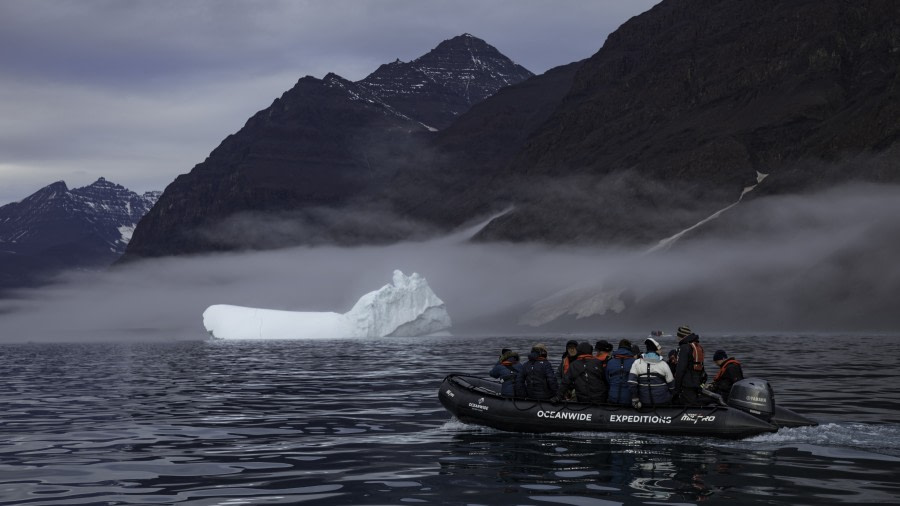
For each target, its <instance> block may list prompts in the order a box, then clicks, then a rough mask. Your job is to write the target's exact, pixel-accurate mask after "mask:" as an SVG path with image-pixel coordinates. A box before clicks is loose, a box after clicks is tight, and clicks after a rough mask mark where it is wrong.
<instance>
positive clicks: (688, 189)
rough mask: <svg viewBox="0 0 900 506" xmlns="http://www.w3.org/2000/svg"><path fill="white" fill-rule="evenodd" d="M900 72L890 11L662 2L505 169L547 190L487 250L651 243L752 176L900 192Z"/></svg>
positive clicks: (831, 4) (804, 1) (503, 225)
mask: <svg viewBox="0 0 900 506" xmlns="http://www.w3.org/2000/svg"><path fill="white" fill-rule="evenodd" d="M898 68H900V3H897V2H892V1H889V0H864V1H861V2H848V1H844V0H828V1H824V2H823V1H812V0H792V1H782V0H765V1H761V2H743V1H740V0H668V1H664V2H661V3H660V4H658V5H657V6H655V7H654V8H653V9H651V10H650V11H648V12H646V13H644V14H642V15H640V16H637V17H635V18H633V19H632V20H630V21H629V22H627V23H625V24H624V25H623V26H622V27H621V28H619V29H618V30H617V31H616V32H614V33H612V34H611V35H610V36H609V38H608V39H607V41H606V43H605V44H604V46H603V48H602V49H601V50H600V51H599V52H597V53H596V54H595V55H594V56H593V57H591V58H590V59H589V60H587V61H586V62H585V64H584V65H583V66H582V67H581V68H580V69H579V72H578V74H577V75H576V76H575V79H574V83H573V86H572V89H571V91H570V92H569V93H568V94H567V96H566V97H565V99H564V100H563V101H562V103H561V106H560V107H559V108H558V109H557V110H556V111H555V112H554V114H553V116H552V117H551V118H550V119H549V120H548V121H547V123H546V124H545V125H543V126H542V127H541V128H540V129H539V130H538V131H536V132H535V133H534V135H533V136H532V137H531V138H530V139H529V142H528V145H527V147H526V148H525V149H523V150H522V151H521V152H519V153H518V154H517V156H516V157H515V158H514V159H513V161H512V162H511V163H510V164H509V165H508V166H507V168H508V172H509V174H507V176H508V177H514V178H518V179H523V178H524V179H527V180H529V181H533V182H537V181H544V182H545V183H546V184H545V186H549V187H546V188H545V189H543V190H541V191H540V192H539V193H536V194H535V193H533V192H532V193H524V194H523V193H520V194H518V195H516V196H515V198H516V200H517V202H518V203H519V204H520V205H519V206H518V207H517V209H516V210H515V211H514V212H512V213H510V214H508V215H506V216H504V217H503V218H502V219H499V220H496V221H495V222H493V223H492V224H491V226H490V227H489V228H488V229H487V230H485V231H484V232H483V234H482V237H483V238H484V239H493V240H496V239H504V240H542V241H548V242H572V241H580V240H584V239H586V240H590V241H598V240H599V241H603V240H611V241H616V242H652V241H653V240H654V239H656V238H660V237H664V236H667V235H669V234H670V233H672V232H675V231H678V230H681V229H683V228H684V227H685V226H687V225H689V224H691V223H694V222H696V221H697V219H698V218H699V217H701V216H706V215H708V214H709V213H711V212H712V211H714V210H716V209H720V208H722V207H723V206H724V205H727V204H728V203H731V202H734V201H735V200H736V199H737V197H738V196H739V195H740V192H741V189H742V188H743V187H746V186H750V185H752V184H755V182H756V181H755V179H756V172H757V171H759V172H761V173H766V174H769V175H770V176H769V177H768V178H767V179H766V181H765V182H764V184H762V185H760V188H759V189H758V192H759V193H761V194H765V193H772V192H784V191H797V190H802V189H809V188H812V187H816V186H822V185H829V184H834V183H836V182H839V181H844V180H848V179H870V180H876V181H897V180H898V179H900V171H898V170H897V169H896V160H897V156H898V154H900V143H898V141H900V121H898V118H900V74H898ZM561 181H562V182H561ZM573 182H577V184H572V183H573ZM573 187H574V189H573ZM554 189H555V190H557V191H553V190H554ZM569 190H572V191H569Z"/></svg>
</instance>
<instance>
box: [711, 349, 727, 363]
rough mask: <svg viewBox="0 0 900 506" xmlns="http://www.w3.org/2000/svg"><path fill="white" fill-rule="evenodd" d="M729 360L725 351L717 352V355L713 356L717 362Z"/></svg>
mask: <svg viewBox="0 0 900 506" xmlns="http://www.w3.org/2000/svg"><path fill="white" fill-rule="evenodd" d="M727 358H728V354H727V353H725V350H716V354H715V355H713V361H715V360H725V359H727Z"/></svg>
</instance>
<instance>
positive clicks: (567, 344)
mask: <svg viewBox="0 0 900 506" xmlns="http://www.w3.org/2000/svg"><path fill="white" fill-rule="evenodd" d="M569 346H578V341H576V340H574V339H569V340H568V341H566V348H568V347H569Z"/></svg>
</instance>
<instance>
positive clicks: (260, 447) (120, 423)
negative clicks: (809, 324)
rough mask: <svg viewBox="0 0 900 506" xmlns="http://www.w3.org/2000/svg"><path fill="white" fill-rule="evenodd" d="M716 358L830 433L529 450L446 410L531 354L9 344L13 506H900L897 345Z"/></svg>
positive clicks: (569, 444)
mask: <svg viewBox="0 0 900 506" xmlns="http://www.w3.org/2000/svg"><path fill="white" fill-rule="evenodd" d="M541 340H542V341H543V342H545V343H547V344H548V346H549V347H550V349H551V354H553V355H555V356H559V355H560V354H561V353H562V348H563V345H564V343H565V341H566V340H567V337H562V338H554V339H550V338H547V339H541ZM590 340H591V341H594V340H596V338H591V339H590ZM702 341H703V342H704V343H705V346H706V349H707V350H708V353H709V354H710V355H711V354H712V353H711V352H712V351H713V350H715V349H716V348H725V349H726V350H728V351H729V353H730V354H731V355H733V356H736V357H737V358H738V359H740V360H741V361H742V362H743V363H744V366H745V373H746V374H747V375H748V376H759V377H763V378H766V379H768V380H769V381H770V382H771V383H772V386H773V387H774V389H775V392H776V398H777V399H778V401H779V403H781V404H782V405H785V406H788V407H790V408H792V409H794V410H795V411H797V412H800V413H802V414H806V415H807V416H811V417H812V418H813V419H815V420H817V421H818V422H820V424H821V425H820V426H819V427H811V428H798V429H782V430H781V431H779V432H778V433H776V434H772V435H765V436H758V437H754V438H750V439H745V440H741V441H725V440H717V439H704V438H686V437H665V436H663V437H660V436H652V437H650V436H645V435H638V434H635V435H623V434H610V433H578V434H550V435H530V434H515V433H505V432H500V431H497V430H492V429H485V428H480V427H477V426H471V425H465V424H462V423H460V422H458V421H456V420H455V419H453V418H452V417H451V416H450V414H449V413H448V412H447V411H445V410H444V409H443V408H442V407H441V405H440V403H439V402H438V399H437V388H438V385H439V384H440V382H441V379H442V378H443V377H444V376H445V375H446V374H447V373H449V372H466V373H475V374H484V375H485V376H486V375H487V371H488V370H489V369H490V367H491V366H492V365H493V363H494V361H495V360H496V355H497V354H498V352H499V349H500V348H501V347H503V346H511V347H513V348H516V349H518V350H520V351H527V349H528V348H530V346H531V344H532V343H533V338H528V339H526V338H522V337H517V338H502V337H480V338H463V337H446V338H422V339H410V338H394V339H379V340H343V341H321V340H316V341H295V342H287V341H271V342H224V341H209V342H199V341H198V342H167V343H147V344H15V345H13V344H7V345H0V371H2V379H3V384H2V387H3V388H2V389H0V413H2V417H0V504H17V505H20V504H21V505H51V504H52V505H81V504H190V505H213V504H219V505H242V504H301V503H302V504H371V505H374V504H485V505H493V504H526V505H546V504H568V505H575V506H593V505H609V504H697V503H705V504H731V505H733V504H810V505H812V504H823V503H833V504H838V503H845V504H875V503H894V504H896V503H900V395H898V385H900V361H898V358H897V357H898V356H900V336H854V337H846V336H814V337H810V336H800V335H785V336H771V335H766V336H749V335H742V336H705V337H703V339H702ZM664 344H665V345H666V346H667V347H671V346H672V345H673V344H674V340H673V338H664ZM707 366H708V367H709V368H711V369H713V368H715V365H714V364H711V363H709V364H707Z"/></svg>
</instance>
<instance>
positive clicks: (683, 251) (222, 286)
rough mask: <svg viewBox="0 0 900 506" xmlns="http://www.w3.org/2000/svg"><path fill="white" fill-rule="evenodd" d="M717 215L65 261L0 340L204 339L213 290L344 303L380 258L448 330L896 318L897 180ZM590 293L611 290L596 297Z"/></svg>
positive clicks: (381, 273) (368, 282)
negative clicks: (643, 230)
mask: <svg viewBox="0 0 900 506" xmlns="http://www.w3.org/2000/svg"><path fill="white" fill-rule="evenodd" d="M717 221H718V223H717V224H716V225H715V227H716V228H715V232H716V234H715V238H709V237H707V238H698V237H694V238H692V239H689V240H688V241H681V242H679V243H676V245H675V246H674V247H673V248H672V249H670V250H669V251H667V252H664V253H654V254H646V253H645V251H646V249H647V248H641V249H640V250H625V249H615V248H569V247H548V246H544V245H535V244H530V245H521V244H520V245H513V244H471V243H467V242H465V241H464V240H463V239H462V236H461V235H460V234H458V235H455V236H451V237H446V238H443V239H437V240H431V241H425V242H415V243H413V242H407V243H401V244H395V245H390V246H379V247H358V248H336V247H302V248H290V249H282V250H275V251H265V252H252V253H239V254H238V253H232V254H217V255H208V256H202V257H191V258H164V259H156V260H147V261H142V262H137V263H134V264H129V265H125V266H122V267H117V268H114V269H110V270H108V271H106V272H102V273H68V274H66V275H65V276H63V277H61V278H60V280H59V283H57V284H55V285H53V286H49V287H44V288H40V289H34V290H23V291H20V292H18V293H17V295H18V297H17V298H15V299H9V300H5V301H0V329H2V337H0V339H2V340H3V341H7V342H9V341H29V340H98V339H139V340H146V339H203V338H205V337H206V335H205V331H204V329H203V326H202V321H201V314H202V313H203V311H204V310H205V309H206V308H207V307H208V306H210V305H212V304H234V305H241V306H250V307H263V308H271V309H282V310H296V311H301V310H302V311H336V312H345V311H347V310H348V309H349V308H350V307H351V306H352V305H353V303H355V302H356V300H357V299H358V298H359V297H360V296H361V295H363V294H365V293H366V292H369V291H372V290H375V289H377V288H379V287H381V286H383V285H385V284H387V283H388V282H390V279H391V273H392V271H393V270H394V269H401V270H402V271H403V272H405V273H411V272H418V273H419V274H421V275H423V276H425V277H426V278H427V280H428V283H429V285H430V286H431V287H432V289H433V290H434V292H435V293H436V294H437V295H438V296H439V297H440V298H441V299H443V300H444V302H445V303H446V306H447V310H448V312H449V314H450V316H451V318H452V319H453V322H454V328H453V329H451V332H455V333H469V334H476V333H499V332H503V333H543V332H553V333H564V332H570V331H578V332H590V333H597V334H603V333H608V332H622V331H633V332H644V331H647V330H649V329H652V328H663V329H664V330H667V331H671V330H673V329H674V328H676V327H677V326H678V325H680V324H683V323H688V324H690V325H692V326H693V327H694V328H695V329H696V330H698V332H701V333H702V332H704V331H705V332H710V331H740V330H743V331H853V330H857V331H873V330H894V329H896V328H897V327H898V325H900V315H898V314H897V312H896V310H895V309H894V307H893V306H895V305H896V302H895V301H896V300H898V296H900V265H898V262H897V260H896V259H897V258H900V188H898V187H897V186H875V185H851V186H845V187H842V188H835V189H832V190H829V191H826V192H822V193H818V194H815V195H806V196H798V195H793V196H782V197H768V198H760V199H756V200H753V201H750V202H742V203H741V204H740V205H739V206H737V207H736V208H734V209H732V210H729V211H728V212H727V213H725V214H724V215H723V216H722V217H721V218H720V220H717ZM648 246H649V245H648ZM610 294H612V295H610ZM603 300H605V301H607V302H608V301H610V300H617V301H618V303H616V304H611V305H608V306H607V307H605V308H604V307H603V305H604V304H605V303H606V302H602V301H603ZM585 301H591V303H585ZM598 301H601V302H599V303H598ZM601 309H603V310H604V311H605V313H604V314H601V313H603V311H601ZM536 311H537V312H539V313H540V312H543V314H545V316H546V314H551V313H555V314H556V316H558V318H556V319H553V320H550V321H548V322H546V323H545V325H544V326H543V327H532V326H529V325H525V324H523V323H525V322H528V321H529V319H528V318H527V317H526V315H528V314H532V315H534V314H535V312H536ZM548 311H549V312H548ZM579 311H580V313H579ZM577 314H580V315H581V316H583V317H582V318H576V315H577ZM531 323H535V320H534V319H531Z"/></svg>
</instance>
